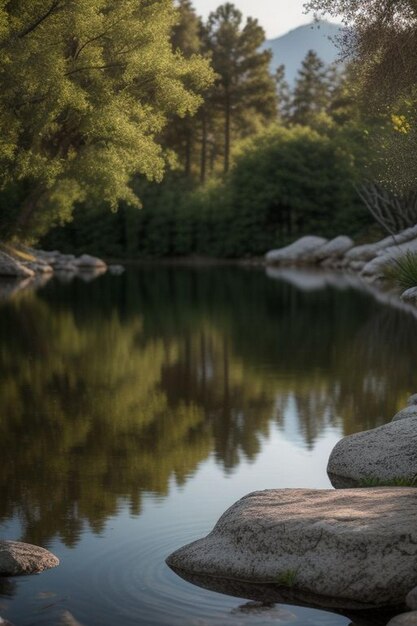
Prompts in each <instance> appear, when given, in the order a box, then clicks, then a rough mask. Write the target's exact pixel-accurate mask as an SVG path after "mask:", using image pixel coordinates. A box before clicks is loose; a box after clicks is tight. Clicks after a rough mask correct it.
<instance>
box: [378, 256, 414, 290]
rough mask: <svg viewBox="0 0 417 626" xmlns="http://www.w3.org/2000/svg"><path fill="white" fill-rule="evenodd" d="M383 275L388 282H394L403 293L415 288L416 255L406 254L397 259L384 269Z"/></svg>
mask: <svg viewBox="0 0 417 626" xmlns="http://www.w3.org/2000/svg"><path fill="white" fill-rule="evenodd" d="M384 275H385V278H387V279H388V280H393V281H395V282H396V283H397V285H398V286H399V287H401V288H402V289H404V291H405V290H406V289H411V287H417V253H416V252H407V253H406V254H404V256H402V257H400V258H399V259H395V261H394V262H393V263H391V264H390V265H389V266H388V267H387V268H386V270H385V272H384Z"/></svg>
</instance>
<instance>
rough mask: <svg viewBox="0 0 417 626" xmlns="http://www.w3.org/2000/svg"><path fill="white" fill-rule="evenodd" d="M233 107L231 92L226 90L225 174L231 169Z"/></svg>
mask: <svg viewBox="0 0 417 626" xmlns="http://www.w3.org/2000/svg"><path fill="white" fill-rule="evenodd" d="M231 114H232V111H231V106H230V95H229V91H228V90H226V106H225V124H224V173H225V174H227V172H228V171H229V169H230V126H231V116H232V115H231Z"/></svg>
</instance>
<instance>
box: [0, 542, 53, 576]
mask: <svg viewBox="0 0 417 626" xmlns="http://www.w3.org/2000/svg"><path fill="white" fill-rule="evenodd" d="M57 565H59V559H57V557H56V556H55V555H53V554H52V553H51V552H49V551H48V550H45V549H44V548H39V547H38V546H32V545H31V544H29V543H21V542H19V541H0V576H19V575H21V574H35V573H38V572H42V571H43V570H45V569H49V568H51V567H56V566H57Z"/></svg>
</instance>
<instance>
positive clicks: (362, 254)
mask: <svg viewBox="0 0 417 626" xmlns="http://www.w3.org/2000/svg"><path fill="white" fill-rule="evenodd" d="M416 237H417V225H416V226H412V227H411V228H406V229H405V230H403V231H401V232H400V233H398V234H397V235H395V237H393V236H392V235H389V236H388V237H385V238H384V239H381V240H380V241H377V242H375V243H368V244H364V245H361V246H355V247H354V248H351V250H349V251H348V252H347V253H346V258H347V259H348V260H349V261H370V260H371V259H373V258H374V257H376V256H377V255H378V254H381V253H383V252H385V251H386V250H387V249H388V248H389V247H391V246H398V245H401V244H404V243H406V242H408V241H411V240H412V239H415V238H416Z"/></svg>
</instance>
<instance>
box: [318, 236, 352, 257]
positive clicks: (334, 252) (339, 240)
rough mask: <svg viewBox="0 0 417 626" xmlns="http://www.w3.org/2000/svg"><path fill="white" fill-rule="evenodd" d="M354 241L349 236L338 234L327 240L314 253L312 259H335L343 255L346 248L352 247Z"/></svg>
mask: <svg viewBox="0 0 417 626" xmlns="http://www.w3.org/2000/svg"><path fill="white" fill-rule="evenodd" d="M353 246H354V243H353V241H352V239H351V238H350V237H346V236H344V235H340V237H335V239H332V240H331V241H328V242H327V243H325V244H324V245H323V246H320V248H319V249H318V250H317V251H316V252H315V253H314V260H315V261H317V262H320V261H324V260H335V259H340V258H341V257H343V256H344V255H345V254H346V252H347V251H348V250H350V249H351V248H353Z"/></svg>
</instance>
